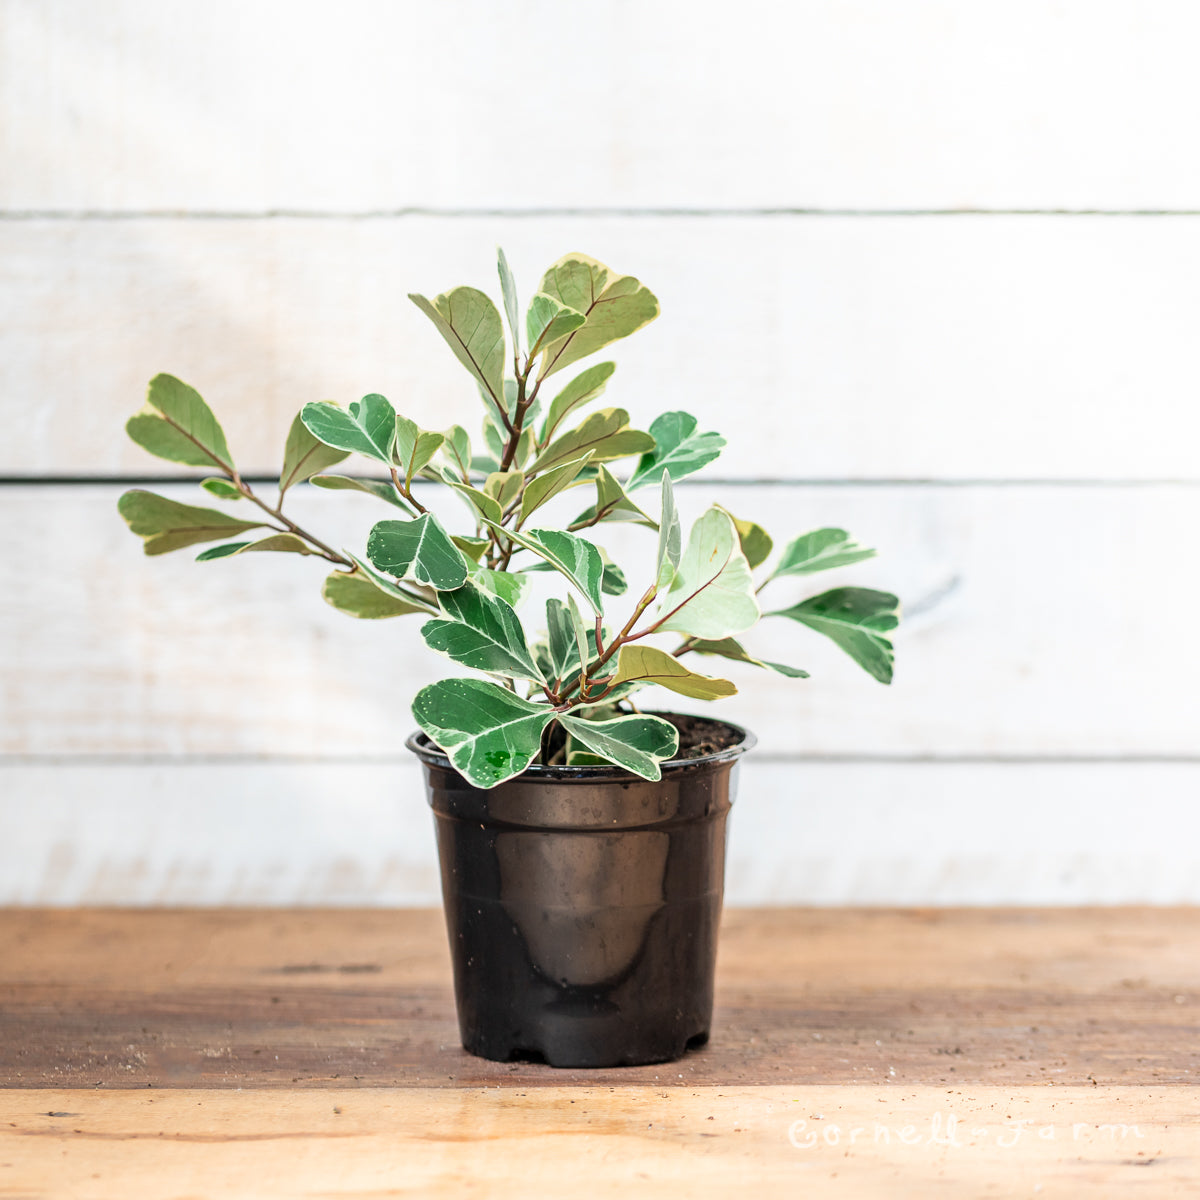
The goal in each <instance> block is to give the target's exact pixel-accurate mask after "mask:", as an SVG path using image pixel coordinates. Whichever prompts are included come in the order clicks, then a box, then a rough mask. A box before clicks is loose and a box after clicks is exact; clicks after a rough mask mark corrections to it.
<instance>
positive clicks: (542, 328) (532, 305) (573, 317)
mask: <svg viewBox="0 0 1200 1200" xmlns="http://www.w3.org/2000/svg"><path fill="white" fill-rule="evenodd" d="M586 321H587V317H585V316H584V315H583V313H581V312H576V311H575V310H574V309H573V308H568V307H567V306H566V305H564V304H560V303H559V302H558V301H557V300H556V299H555V298H554V297H553V296H547V295H546V293H545V292H538V293H537V294H536V295H535V296H534V297H533V299H532V300H530V302H529V311H528V312H527V313H526V314H525V336H526V337H527V338H528V339H529V357H530V358H536V357H537V355H538V354H539V353H540V352H541V350H542V347H543V346H549V345H551V344H552V343H554V342H557V341H558V340H559V338H564V337H566V336H567V334H568V333H574V331H575V330H576V329H578V328H579V327H580V326H581V325H583V324H584V323H585V322H586Z"/></svg>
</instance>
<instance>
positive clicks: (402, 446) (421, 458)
mask: <svg viewBox="0 0 1200 1200" xmlns="http://www.w3.org/2000/svg"><path fill="white" fill-rule="evenodd" d="M445 440H446V435H445V434H444V433H430V432H429V431H428V430H424V429H419V428H418V427H417V423H416V422H415V421H410V420H409V419H408V418H407V417H402V416H400V415H399V414H397V415H396V457H397V458H398V459H399V460H400V461H399V466H400V469H401V470H402V471H403V472H404V486H405V487H406V488H407V487H409V486H411V484H412V481H413V476H414V475H415V474H416V473H417V472H418V471H419V470H420V469H421V468H422V467H423V466H425V464H426V463H427V462H429V460H430V459H431V458H433V456H434V455H435V454H436V453H437V452H438V450H439V449H440V447H441V445H442V443H443V442H444V441H445Z"/></svg>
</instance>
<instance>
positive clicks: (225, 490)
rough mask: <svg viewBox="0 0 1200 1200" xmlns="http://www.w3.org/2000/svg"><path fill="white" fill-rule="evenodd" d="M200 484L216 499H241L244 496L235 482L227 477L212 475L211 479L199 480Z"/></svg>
mask: <svg viewBox="0 0 1200 1200" xmlns="http://www.w3.org/2000/svg"><path fill="white" fill-rule="evenodd" d="M200 486H201V487H202V488H203V489H204V490H205V491H206V492H207V493H208V494H209V495H210V496H216V498H217V499H218V500H242V499H244V498H245V497H244V496H243V494H242V493H241V492H240V491H238V488H237V484H235V483H233V482H232V481H231V480H229V479H222V478H220V477H219V476H214V477H213V478H211V479H202V480H200Z"/></svg>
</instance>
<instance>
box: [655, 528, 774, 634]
mask: <svg viewBox="0 0 1200 1200" xmlns="http://www.w3.org/2000/svg"><path fill="white" fill-rule="evenodd" d="M658 611H659V613H660V614H663V615H665V618H666V619H665V620H662V621H661V623H660V624H659V625H658V626H657V628H659V629H662V630H667V629H674V630H677V631H678V632H680V633H690V634H692V635H693V636H694V637H703V638H723V637H730V636H732V635H733V634H736V633H741V632H743V631H744V630H746V629H749V628H750V627H751V626H752V625H754V624H755V623H756V622H757V621H758V618H759V615H760V613H759V608H758V601H757V600H756V599H755V598H754V581H753V579H752V578H751V575H750V564H749V563H748V562H746V556H745V555H744V554H743V553H742V550H741V547H740V546H739V545H738V541H737V530H736V529H734V527H733V521H732V520H731V519H730V517H729V514H728V513H727V512H725V511H724V510H723V509H720V508H717V507H716V506H715V505H714V506H713V507H712V508H710V509H709V510H708V511H707V512H706V513H705V514H704V515H703V516H702V517H701V518H700V519H699V520H698V521H697V522H696V523H695V525H693V526H692V532H691V535H690V536H689V537H688V544H687V548H686V549H685V550H684V552H683V557H682V558H680V560H679V566H678V568H677V570H676V571H675V576H674V579H673V580H672V582H671V590H670V591H669V592H668V593H667V595H666V598H665V599H664V600H661V601H660V602H659V609H658Z"/></svg>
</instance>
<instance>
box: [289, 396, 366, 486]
mask: <svg viewBox="0 0 1200 1200" xmlns="http://www.w3.org/2000/svg"><path fill="white" fill-rule="evenodd" d="M349 454H350V451H349V450H339V449H337V448H336V447H334V446H327V445H325V443H324V442H322V441H321V440H320V439H319V438H316V437H314V436H313V433H312V431H311V430H310V429H309V428H308V426H307V425H305V424H304V418H303V417H302V416H301V414H300V413H297V414H296V416H295V418H294V419H293V421H292V427H291V429H289V430H288V435H287V443H286V444H285V445H284V447H283V470H282V471H280V473H279V494H280V495H281V496H282V495H283V493H284V492H286V491H287V490H288V488H290V487H292V486H294V485H295V484H297V483H303V482H304V480H306V479H311V478H312V477H313V476H314V475H318V474H320V473H321V472H322V471H325V470H327V469H328V468H329V467H333V466H336V465H337V464H338V463H340V462H341V461H342V460H343V459H344V458H347V457H348V456H349Z"/></svg>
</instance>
